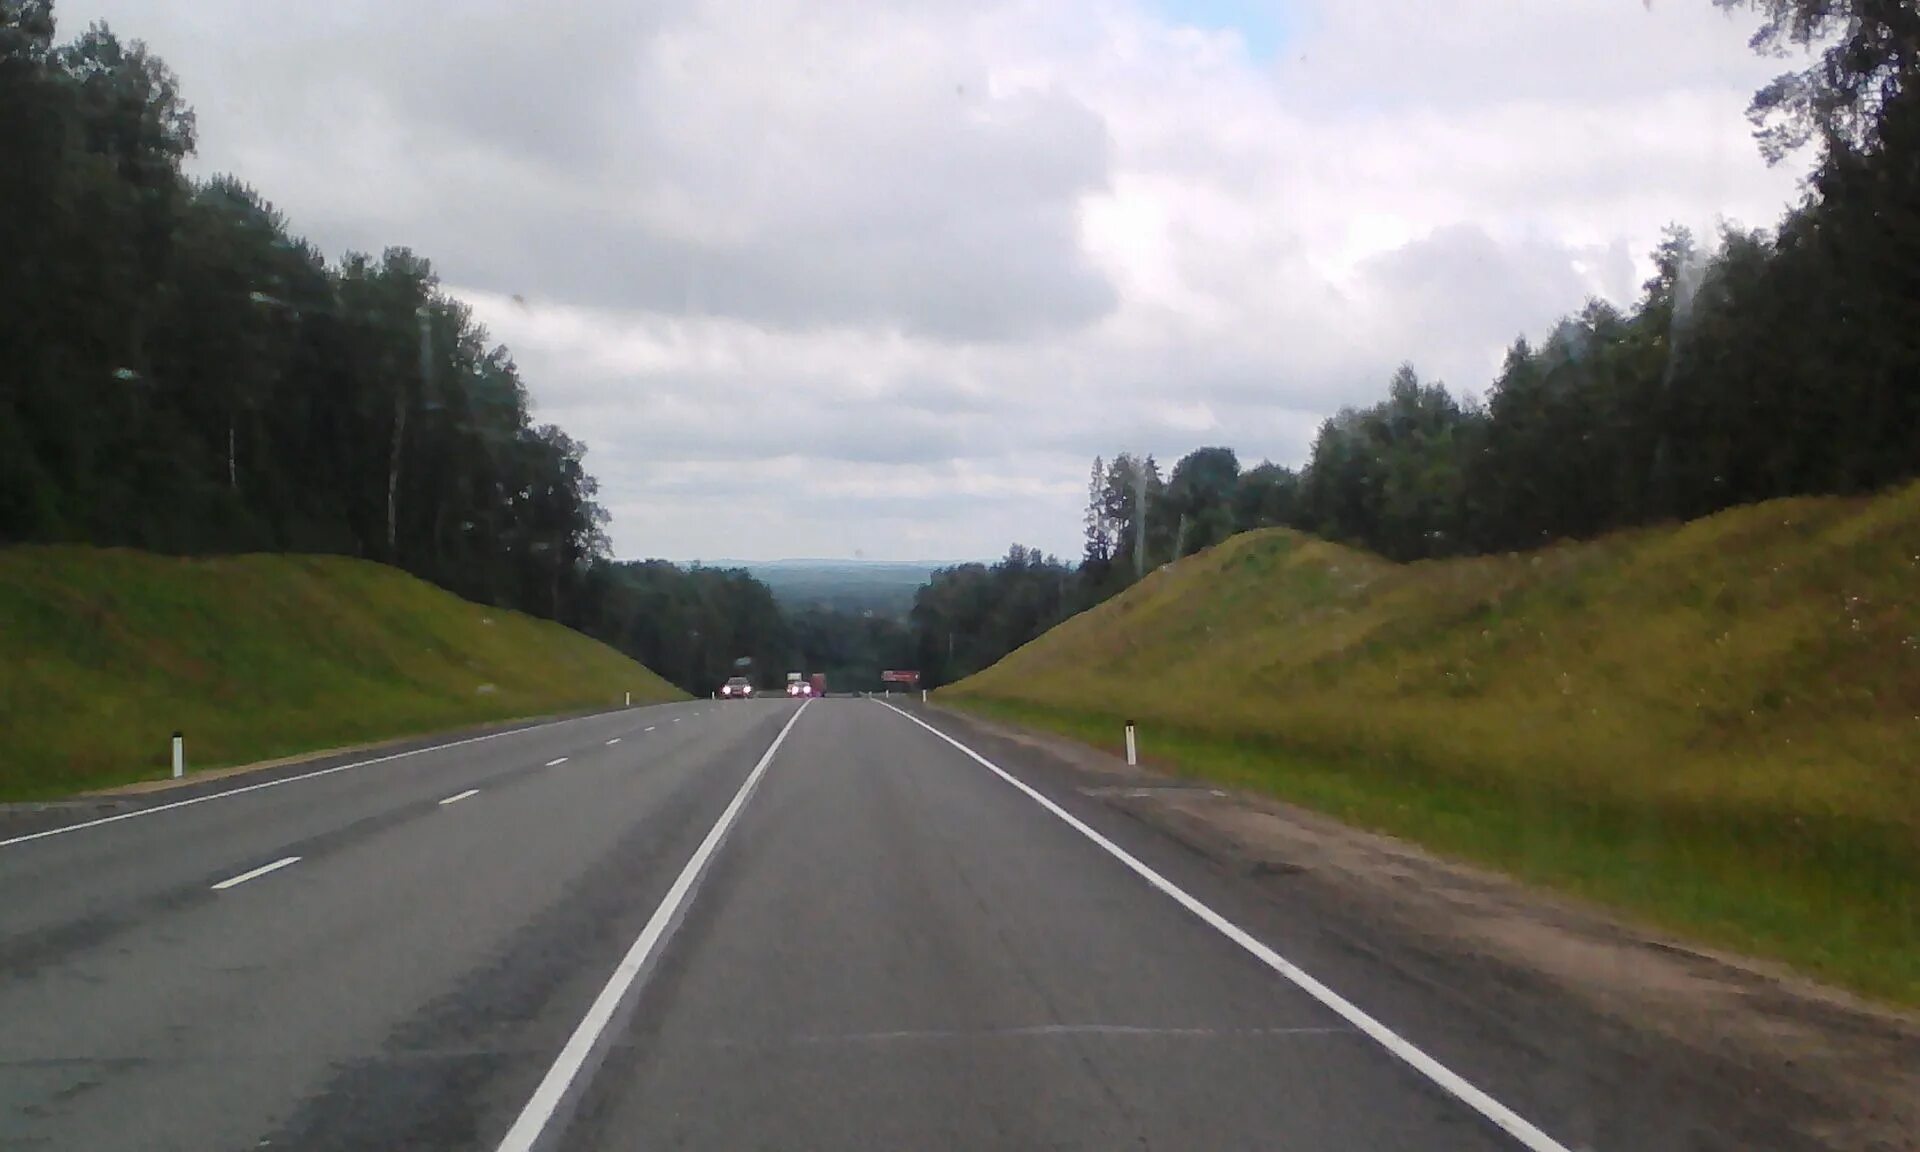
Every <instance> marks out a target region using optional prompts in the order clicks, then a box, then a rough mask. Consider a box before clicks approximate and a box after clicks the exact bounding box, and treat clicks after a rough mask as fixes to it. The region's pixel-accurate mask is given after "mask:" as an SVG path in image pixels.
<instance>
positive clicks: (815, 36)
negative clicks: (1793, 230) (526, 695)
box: [59, 0, 1796, 557]
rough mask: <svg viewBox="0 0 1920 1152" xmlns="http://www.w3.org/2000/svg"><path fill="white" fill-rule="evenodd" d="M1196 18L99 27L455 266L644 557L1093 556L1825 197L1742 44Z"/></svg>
mask: <svg viewBox="0 0 1920 1152" xmlns="http://www.w3.org/2000/svg"><path fill="white" fill-rule="evenodd" d="M1176 7H1177V6H1174V5H1159V6H1156V7H1148V6H1146V4H1145V3H1144V0H1142V2H1135V0H983V2H981V3H972V2H965V0H933V2H929V3H923V4H916V5H912V6H900V5H893V4H887V3H884V2H883V0H828V2H825V3H818V2H806V3H803V2H802V0H779V2H778V3H768V2H761V0H667V2H663V3H655V4H647V5H633V4H629V3H625V2H623V0H564V2H562V3H559V4H557V5H556V4H546V5H534V4H531V3H525V2H522V0H482V2H477V3H476V2H463V3H455V2H453V0H433V2H420V3H412V2H410V3H408V4H405V5H374V4H371V3H369V2H366V0H357V2H348V3H336V4H332V5H320V6H285V5H273V6H261V5H258V4H255V3H252V2H251V0H91V2H79V0H63V2H62V4H61V5H60V9H59V11H60V15H61V17H62V19H63V22H64V24H65V27H66V29H67V30H68V31H73V30H76V29H77V27H78V26H79V24H80V23H82V22H83V21H84V20H86V19H88V18H91V17H92V16H95V15H107V16H109V17H110V18H111V19H112V20H113V21H114V23H115V25H116V27H117V28H118V30H120V31H121V32H122V33H123V34H126V35H130V36H143V37H145V38H147V39H148V40H149V41H150V42H151V43H152V44H153V46H154V47H155V48H156V49H157V50H158V51H159V52H160V53H161V54H162V55H163V56H165V57H166V58H167V59H168V60H169V61H170V62H172V63H173V64H174V65H175V66H176V68H177V69H178V70H179V71H180V72H181V73H182V76H183V79H184V83H185V87H186V91H187V93H188V95H189V97H190V98H192V99H193V100H194V101H195V102H196V104H197V105H198V107H199V110H200V112H201V118H200V127H201V138H202V164H203V165H204V166H205V167H206V168H208V169H210V170H233V171H236V172H238V173H239V174H240V175H241V176H242V177H243V178H245V179H247V180H249V181H250V182H252V183H254V184H255V185H257V186H258V187H260V188H261V189H262V190H263V191H264V192H266V193H267V194H268V195H269V196H270V197H271V198H273V199H274V200H275V201H276V202H277V203H278V204H279V205H280V206H281V207H282V208H283V209H285V210H286V211H287V212H288V214H289V215H290V216H291V218H292V219H293V220H294V222H295V224H296V226H297V227H300V228H302V229H304V230H306V231H307V232H308V233H309V234H310V235H311V236H312V238H313V239H315V240H316V241H318V242H319V243H321V244H322V245H323V246H324V247H326V248H327V249H328V250H329V251H332V252H336V253H337V252H338V251H339V250H341V249H342V248H344V247H347V246H355V247H361V248H375V249H377V248H378V247H379V246H382V245H384V244H389V243H404V244H407V245H410V246H412V247H414V248H416V249H417V250H419V251H422V252H425V253H426V254H428V255H429V256H431V257H432V258H433V259H434V261H435V263H436V264H437V265H438V266H439V268H440V269H441V271H442V273H443V275H444V276H445V277H446V279H447V280H448V282H449V283H450V284H453V285H456V286H458V287H459V288H460V289H461V290H462V291H463V294H464V295H466V296H467V297H468V298H469V299H470V300H471V301H472V302H473V303H474V304H475V307H476V311H477V313H478V314H479V315H480V316H481V317H482V318H483V319H484V320H486V321H487V323H488V324H489V325H490V326H491V327H492V329H493V330H494V332H495V334H496V335H497V336H499V337H500V338H502V339H504V340H505V341H506V342H507V343H509V344H510V345H511V346H512V347H513V349H514V351H515V354H516V358H517V359H518V360H519V362H520V364H521V365H522V367H523V369H524V370H525V371H526V374H527V377H528V380H529V383H530V385H531V387H532V389H533V392H534V395H535V398H536V401H537V403H538V405H539V407H540V411H541V415H542V417H543V418H546V419H552V420H555V421H557V422H559V423H561V424H563V425H565V426H566V427H567V428H568V429H569V430H570V431H571V432H573V433H574V434H575V435H576V436H578V437H580V438H583V439H585V440H586V441H587V442H588V443H589V444H590V445H591V446H592V454H591V456H590V464H591V466H592V467H593V469H594V471H595V472H596V474H597V475H598V476H599V477H600V478H601V480H602V493H603V498H604V500H605V502H606V503H607V505H608V507H609V509H610V510H611V511H612V512H613V514H614V523H613V536H614V539H615V542H616V545H617V546H618V547H619V549H620V551H621V552H622V553H623V554H635V555H637V554H666V555H673V556H681V557H694V556H720V555H728V556H749V557H751V556H771V555H775V554H782V553H806V554H823V553H828V554H830V553H840V554H851V553H852V552H854V551H856V550H858V551H861V552H864V553H865V554H868V555H873V556H896V557H910V556H911V557H923V556H933V557H953V556H966V555H994V554H998V553H1000V552H1002V551H1003V550H1004V546H1005V544H1006V543H1007V542H1008V541H1009V540H1012V539H1019V540H1022V541H1023V542H1027V543H1033V544H1039V545H1041V546H1044V547H1050V548H1053V549H1056V550H1060V551H1063V552H1071V551H1072V550H1073V549H1074V547H1075V539H1074V538H1075V535H1076V532H1077V528H1078V524H1079V515H1078V505H1079V501H1080V497H1081V493H1082V491H1083V489H1084V485H1085V478H1086V473H1087V465H1088V463H1089V461H1090V459H1091V457H1092V456H1093V454H1094V453H1096V452H1103V453H1108V454H1111V453H1112V452H1113V451H1115V450H1118V449H1123V448H1126V449H1134V450H1145V451H1154V452H1157V453H1159V454H1160V455H1161V456H1162V457H1163V458H1166V459H1167V462H1168V463H1169V464H1170V463H1171V459H1172V458H1173V457H1175V456H1177V455H1178V454H1179V453H1180V452H1182V451H1184V450H1186V449H1189V448H1192V447H1195V446H1197V445H1199V444H1201V443H1209V442H1215V443H1227V444H1231V445H1233V446H1235V447H1236V448H1238V449H1239V450H1240V452H1241V455H1242V456H1243V458H1245V459H1247V460H1248V461H1249V462H1251V461H1252V460H1255V459H1258V458H1259V457H1261V456H1272V457H1274V458H1276V459H1280V460H1284V461H1289V462H1297V461H1298V460H1299V458H1300V457H1301V455H1302V454H1303V452H1304V450H1305V447H1306V444H1307V442H1308V441H1309V439H1310V438H1311V436H1312V433H1313V429H1314V427H1315V425H1316V424H1317V422H1318V420H1319V419H1320V418H1321V417H1322V416H1323V415H1325V414H1326V413H1328V412H1330V411H1331V410H1332V409H1334V408H1336V407H1338V406H1339V405H1341V404H1344V403H1355V402H1365V401H1367V400H1370V399H1372V398H1374V397H1375V396H1377V395H1378V394H1379V393H1380V392H1381V391H1382V389H1383V387H1384V382H1385V380H1386V377H1387V375H1388V374H1389V373H1390V372H1391V370H1392V368H1393V366H1394V365H1395V364H1397V363H1399V362H1400V361H1401V360H1405V359H1411V360H1412V361H1414V362H1415V364H1416V365H1418V366H1419V367H1420V368H1421V370H1422V372H1423V374H1425V375H1427V376H1429V377H1440V378H1444V379H1446V380H1447V381H1448V382H1449V383H1451V384H1453V385H1454V386H1455V387H1459V388H1468V389H1478V388H1480V387H1483V386H1484V385H1485V383H1486V381H1487V379H1488V378H1489V376H1490V374H1491V371H1492V369H1493V367H1494V365H1495V364H1496V363H1497V360H1498V357H1499V354H1500V351H1501V349H1502V348H1503V347H1504V346H1505V345H1506V344H1507V343H1508V342H1509V341H1510V340H1511V339H1512V338H1513V337H1514V336H1515V335H1517V334H1519V333H1521V332H1523V331H1524V332H1530V333H1534V334H1538V333H1540V332H1541V331H1542V330H1543V329H1544V327H1545V326H1546V325H1547V324H1549V323H1550V322H1551V321H1552V319H1553V318H1554V317H1556V316H1558V315H1560V314H1562V313H1564V312H1567V311H1570V310H1573V309H1575V308H1577V307H1578V306H1579V305H1580V304H1581V302H1582V300H1583V298H1584V297H1585V296H1586V295H1587V294H1589V293H1600V294H1604V295H1608V296H1612V297H1614V298H1616V299H1618V298H1623V297H1626V296H1629V295H1631V294H1632V293H1633V292H1634V291H1635V289H1636V286H1637V284H1638V282H1639V280H1640V279H1641V278H1642V277H1643V276H1644V274H1645V267H1644V254H1645V253H1646V251H1647V250H1648V249H1649V248H1650V247H1651V246H1652V244H1653V243H1654V242H1655V241H1656V240H1657V238H1658V235H1659V231H1660V229H1661V228H1662V226H1664V225H1665V224H1667V223H1668V222H1669V221H1679V222H1683V223H1687V224H1689V225H1692V226H1694V227H1695V228H1696V229H1700V230H1703V231H1704V230H1709V229H1711V228H1712V227H1713V226H1714V225H1715V223H1716V221H1717V220H1719V219H1721V218H1723V217H1725V218H1732V219H1736V220H1739V221H1742V222H1744V223H1747V224H1768V223H1771V222H1772V221H1773V219H1774V218H1775V217H1776V216H1777V215H1778V213H1779V211H1780V209H1781V207H1782V206H1783V204H1784V203H1785V202H1786V201H1787V200H1788V199H1790V198H1791V197H1792V196H1793V195H1794V191H1795V188H1794V182H1795V175H1796V174H1795V173H1793V172H1788V171H1771V170H1768V169H1766V168H1765V167H1764V165H1763V164H1762V163H1761V161H1760V160H1759V158H1758V155H1757V153H1756V151H1755V149H1754V147H1753V144H1752V142H1751V140H1750V138H1749V136H1748V130H1747V125H1746V123H1745V120H1744V117H1743V115H1742V113H1743V109H1744V107H1745V103H1746V100H1747V97H1748V95H1749V94H1750V93H1751V91H1752V90H1753V89H1754V88H1756V87H1757V86H1759V84H1761V83H1762V82H1764V80H1765V79H1766V78H1767V77H1768V76H1769V75H1771V73H1772V72H1773V71H1774V70H1775V69H1776V68H1777V66H1778V62H1774V61H1765V60H1756V59H1754V58H1752V57H1751V56H1750V55H1749V53H1748V52H1747V50H1746V47H1745V40H1746V32H1747V27H1746V26H1745V25H1743V24H1741V23H1739V22H1738V21H1734V20H1730V19H1728V18H1727V17H1725V16H1723V15H1722V14H1720V13H1719V12H1717V11H1716V10H1715V9H1714V8H1713V7H1712V6H1711V5H1708V4H1706V3H1705V2H1704V0H1690V2H1681V0H1658V2H1656V3H1655V4H1653V5H1652V6H1651V7H1643V6H1642V5H1638V4H1630V3H1623V2H1621V0H1552V2H1550V3H1549V2H1544V0H1368V2H1367V3H1365V4H1355V3H1343V2H1340V0H1318V2H1315V3H1310V4H1302V5H1298V6H1295V7H1292V8H1289V9H1288V10H1287V11H1286V13H1285V19H1283V20H1280V21H1278V22H1277V25H1276V26H1278V27H1280V28H1281V29H1282V30H1283V34H1282V36H1281V39H1280V41H1279V43H1278V45H1277V47H1275V48H1273V49H1272V51H1271V52H1264V51H1263V54H1262V55H1261V56H1260V57H1259V58H1258V59H1256V58H1254V57H1253V56H1251V55H1249V52H1248V49H1247V44H1248V43H1249V38H1248V37H1245V36H1242V35H1240V34H1239V33H1237V32H1236V31H1235V30H1234V29H1231V28H1215V29H1204V28H1201V29H1196V28H1182V27H1178V26H1175V25H1173V24H1171V23H1169V19H1170V18H1169V17H1168V16H1167V12H1169V11H1172V10H1174V8H1176ZM1270 32H1271V30H1270V29H1263V30H1262V33H1261V36H1260V37H1259V38H1258V39H1259V40H1260V41H1261V42H1262V43H1263V44H1265V43H1267V42H1268V41H1269V40H1270V39H1271V35H1270ZM515 294H518V295H521V296H523V297H525V298H526V299H527V300H528V301H530V302H531V303H530V304H528V305H526V306H524V307H523V306H521V305H519V304H516V303H514V302H512V300H511V296H513V295H515Z"/></svg>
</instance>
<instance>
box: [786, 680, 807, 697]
mask: <svg viewBox="0 0 1920 1152" xmlns="http://www.w3.org/2000/svg"><path fill="white" fill-rule="evenodd" d="M787 695H789V696H794V697H807V696H811V695H813V685H811V684H809V683H807V682H806V681H805V680H789V681H787Z"/></svg>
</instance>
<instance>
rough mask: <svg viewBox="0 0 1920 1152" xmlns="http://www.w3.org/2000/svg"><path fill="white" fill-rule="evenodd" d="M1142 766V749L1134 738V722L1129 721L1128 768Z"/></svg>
mask: <svg viewBox="0 0 1920 1152" xmlns="http://www.w3.org/2000/svg"><path fill="white" fill-rule="evenodd" d="M1139 766H1140V747H1139V745H1138V744H1137V743H1135V741H1134V738H1133V721H1131V720H1129V721H1127V767H1129V768H1138V767H1139Z"/></svg>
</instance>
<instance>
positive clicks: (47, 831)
mask: <svg viewBox="0 0 1920 1152" xmlns="http://www.w3.org/2000/svg"><path fill="white" fill-rule="evenodd" d="M607 715H610V713H606V712H595V713H592V714H590V715H587V716H569V717H567V718H566V719H564V720H549V721H547V722H546V723H544V724H528V725H526V726H524V727H521V728H506V729H502V730H501V731H499V732H486V733H483V734H481V735H479V736H469V737H467V738H465V739H463V740H453V741H449V742H447V743H445V744H429V745H427V746H426V747H425V748H411V749H408V750H407V751H405V752H394V753H392V754H390V755H387V756H375V757H374V758H373V759H371V760H355V761H353V762H352V763H350V764H335V765H334V766H333V767H331V768H321V769H318V770H316V771H313V772H302V773H300V774H299V775H297V776H282V777H281V778H280V779H278V780H263V781H261V782H260V783H258V784H247V785H243V786H242V787H239V788H228V789H226V790H224V791H220V792H209V793H207V794H206V795H204V796H189V797H187V798H186V799H185V800H174V801H170V802H168V803H166V804H155V805H154V806H153V807H151V808H136V809H134V810H133V811H131V812H120V813H116V814H115V815H112V816H102V817H99V818H98V819H95V820H82V821H81V822H80V823H78V824H63V825H61V826H60V827H58V828H44V829H41V830H40V831H38V832H28V833H25V834H23V835H20V836H15V837H13V838H11V839H8V840H0V848H8V847H11V846H13V845H15V844H25V843H27V842H28V841H30V840H45V839H46V838H48V837H49V836H60V835H64V834H65V833H68V832H79V831H81V830H83V829H86V828H98V827H100V826H101V825H102V824H117V823H119V822H120V821H122V820H132V819H133V818H135V817H136V816H152V815H155V814H156V813H160V812H171V811H172V810H174V809H175V808H188V807H191V806H193V805H195V804H205V803H206V802H207V801H209V800H224V799H225V798H227V797H228V796H241V795H244V794H246V793H248V792H259V791H261V790H263V789H267V788H278V787H279V786H280V785H282V784H294V783H297V782H299V781H301V780H315V779H318V778H319V777H322V776H331V775H333V774H334V773H335V772H345V771H347V770H348V769H350V768H365V767H367V766H368V765H370V764H385V763H386V762H387V761H389V760H403V759H405V758H406V757H408V756H419V755H422V754H424V753H427V752H440V751H444V750H445V749H448V748H459V747H461V746H462V745H465V744H478V743H480V742H481V741H483V740H498V739H500V738H501V737H502V736H515V735H518V734H520V733H522V732H538V731H539V730H541V729H542V728H556V727H559V726H560V725H562V724H577V723H579V722H580V721H582V720H593V719H597V718H599V717H602V716H607Z"/></svg>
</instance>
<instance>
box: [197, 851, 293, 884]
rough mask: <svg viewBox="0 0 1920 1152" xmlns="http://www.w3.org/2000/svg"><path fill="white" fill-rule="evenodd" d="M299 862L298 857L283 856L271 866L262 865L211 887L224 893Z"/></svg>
mask: <svg viewBox="0 0 1920 1152" xmlns="http://www.w3.org/2000/svg"><path fill="white" fill-rule="evenodd" d="M299 862H300V857H298V856H283V857H281V858H280V859H278V860H275V861H274V862H273V863H271V864H262V865H261V866H260V867H258V868H255V869H254V870H253V871H251V872H242V873H240V875H238V876H231V877H228V878H227V879H225V880H222V881H220V883H218V884H215V885H214V886H213V890H214V891H215V892H225V891H226V890H227V889H229V888H231V887H233V886H234V885H236V884H245V883H246V882H247V881H249V880H258V879H259V878H260V877H262V876H265V875H266V874H267V873H269V872H278V871H280V869H282V868H285V867H286V866H287V865H289V864H298V863H299Z"/></svg>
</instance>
